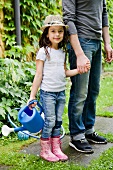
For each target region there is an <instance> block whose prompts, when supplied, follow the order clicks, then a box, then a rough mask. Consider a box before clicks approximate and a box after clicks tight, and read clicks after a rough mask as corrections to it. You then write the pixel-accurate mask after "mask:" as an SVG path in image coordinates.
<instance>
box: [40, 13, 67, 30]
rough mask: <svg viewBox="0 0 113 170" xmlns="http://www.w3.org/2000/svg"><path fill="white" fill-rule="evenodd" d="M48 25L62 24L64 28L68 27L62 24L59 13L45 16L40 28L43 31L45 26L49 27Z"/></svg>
mask: <svg viewBox="0 0 113 170" xmlns="http://www.w3.org/2000/svg"><path fill="white" fill-rule="evenodd" d="M50 26H63V27H66V29H67V28H68V25H65V24H64V22H63V20H62V18H61V16H60V15H49V16H47V17H46V19H45V21H44V25H43V26H42V28H41V30H42V31H44V29H45V28H46V27H50Z"/></svg>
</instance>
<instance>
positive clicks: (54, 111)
mask: <svg viewBox="0 0 113 170" xmlns="http://www.w3.org/2000/svg"><path fill="white" fill-rule="evenodd" d="M40 100H41V103H42V107H43V109H44V114H45V123H44V128H43V130H42V135H41V137H42V138H49V137H55V136H60V133H61V125H62V114H63V111H64V106H65V91H61V92H47V91H43V90H40Z"/></svg>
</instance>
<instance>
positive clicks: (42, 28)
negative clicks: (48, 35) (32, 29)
mask: <svg viewBox="0 0 113 170" xmlns="http://www.w3.org/2000/svg"><path fill="white" fill-rule="evenodd" d="M52 26H63V27H65V28H66V29H68V28H69V26H68V25H65V24H63V23H62V24H56V23H55V24H52V25H51V24H47V25H44V26H42V27H41V30H42V31H44V29H45V28H47V27H52Z"/></svg>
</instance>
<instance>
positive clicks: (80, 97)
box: [68, 38, 102, 140]
mask: <svg viewBox="0 0 113 170" xmlns="http://www.w3.org/2000/svg"><path fill="white" fill-rule="evenodd" d="M79 40H80V44H81V47H82V49H83V51H84V53H85V55H86V56H87V57H88V58H89V60H90V63H91V69H90V71H89V72H88V73H84V74H81V75H80V74H78V75H76V76H74V77H72V78H71V81H72V86H71V90H70V99H69V107H68V116H69V130H70V135H71V136H73V138H74V140H80V139H82V138H84V133H86V134H90V133H92V132H94V123H95V112H96V98H97V96H98V94H99V86H100V74H101V61H102V59H101V58H102V57H101V41H100V40H91V39H85V38H80V39H79ZM68 50H69V62H70V69H74V68H76V57H75V53H74V51H73V49H72V47H71V46H68Z"/></svg>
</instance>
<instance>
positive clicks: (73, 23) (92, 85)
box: [62, 0, 113, 153]
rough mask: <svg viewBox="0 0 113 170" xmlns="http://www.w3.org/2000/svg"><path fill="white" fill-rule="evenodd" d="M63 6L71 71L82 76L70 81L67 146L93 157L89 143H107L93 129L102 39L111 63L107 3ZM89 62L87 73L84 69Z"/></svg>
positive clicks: (96, 0) (72, 0) (78, 0)
mask: <svg viewBox="0 0 113 170" xmlns="http://www.w3.org/2000/svg"><path fill="white" fill-rule="evenodd" d="M62 6H63V19H64V22H65V24H67V25H68V26H69V29H68V31H69V38H70V43H69V44H68V51H69V61H70V68H71V69H74V68H76V67H77V69H78V71H79V72H80V73H81V74H79V75H77V76H74V77H72V78H71V81H72V86H71V90H70V99H69V107H68V115H69V130H70V136H71V141H70V143H69V145H70V146H71V147H73V148H75V149H76V150H77V151H80V152H84V153H93V149H92V147H91V145H90V144H89V141H90V142H93V143H100V144H106V143H107V140H106V139H105V138H104V137H101V136H99V135H98V134H97V133H96V132H95V129H94V123H95V112H96V99H97V96H98V94H99V86H100V74H101V64H102V55H101V52H102V49H101V40H102V38H103V41H104V48H105V52H106V61H107V62H111V61H112V60H113V50H112V48H111V46H110V36H109V25H108V16H107V10H106V2H105V0H62ZM70 44H71V45H70ZM89 61H90V65H91V68H90V70H88V68H87V63H89ZM82 73H83V74H82Z"/></svg>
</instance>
